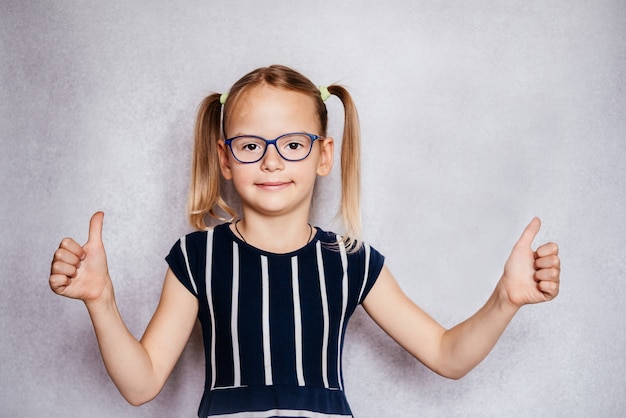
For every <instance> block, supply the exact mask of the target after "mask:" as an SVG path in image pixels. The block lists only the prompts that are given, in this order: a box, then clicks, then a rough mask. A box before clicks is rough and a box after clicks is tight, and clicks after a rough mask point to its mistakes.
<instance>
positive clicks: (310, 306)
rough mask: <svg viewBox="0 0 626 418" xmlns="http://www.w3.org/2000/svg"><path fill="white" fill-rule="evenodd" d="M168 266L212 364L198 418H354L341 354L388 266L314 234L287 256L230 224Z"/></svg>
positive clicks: (198, 239) (179, 249) (372, 253)
mask: <svg viewBox="0 0 626 418" xmlns="http://www.w3.org/2000/svg"><path fill="white" fill-rule="evenodd" d="M166 260H167V262H168V264H169V266H170V268H171V269H172V271H173V272H174V274H175V275H176V276H177V277H178V279H179V280H180V281H181V282H182V283H183V285H185V287H186V288H187V289H189V291H190V292H192V293H193V294H194V295H195V296H196V297H197V298H198V301H199V307H200V308H199V313H198V317H199V319H200V322H201V325H202V332H203V338H204V351H205V356H206V383H205V389H204V395H203V397H202V402H201V403H200V408H199V411H198V415H199V416H200V417H224V418H226V417H228V418H235V417H237V418H238V417H246V418H254V417H263V418H265V417H274V416H279V417H324V418H329V417H349V416H351V412H350V407H349V406H348V402H347V400H346V398H345V395H344V390H343V376H342V371H341V352H342V348H343V340H344V336H345V332H346V326H347V323H348V320H349V318H350V316H351V315H352V313H353V312H354V310H355V309H356V307H357V305H358V304H359V303H361V302H362V301H363V299H364V298H365V296H366V295H367V293H368V292H369V290H370V289H371V288H372V286H373V285H374V282H375V281H376V278H377V277H378V275H379V273H380V271H381V269H382V266H383V262H384V257H383V256H382V255H381V254H380V253H379V252H378V251H376V250H374V249H373V248H372V247H369V246H367V245H364V246H363V247H362V248H361V249H360V250H359V251H357V252H354V253H348V252H347V251H346V250H345V246H343V243H342V241H341V238H340V237H338V236H337V235H335V234H332V233H329V232H325V231H322V230H321V229H319V228H318V229H317V233H316V234H315V237H314V239H313V240H312V241H311V242H310V243H308V244H307V245H306V246H305V247H303V248H301V249H300V250H297V251H295V252H293V253H288V254H274V253H268V252H265V251H262V250H259V249H257V248H255V247H253V246H251V245H249V244H246V243H245V242H243V241H242V240H240V239H239V238H238V237H237V236H236V235H235V234H234V233H233V232H232V231H231V230H230V227H229V224H222V225H219V226H217V227H215V228H214V229H212V230H209V231H199V232H194V233H191V234H189V235H187V236H185V237H183V238H181V239H180V240H179V241H178V242H176V244H174V246H173V247H172V250H171V251H170V253H169V255H168V256H167V257H166Z"/></svg>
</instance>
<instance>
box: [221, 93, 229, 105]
mask: <svg viewBox="0 0 626 418" xmlns="http://www.w3.org/2000/svg"><path fill="white" fill-rule="evenodd" d="M226 99H228V93H222V95H221V96H220V103H221V104H224V103H226Z"/></svg>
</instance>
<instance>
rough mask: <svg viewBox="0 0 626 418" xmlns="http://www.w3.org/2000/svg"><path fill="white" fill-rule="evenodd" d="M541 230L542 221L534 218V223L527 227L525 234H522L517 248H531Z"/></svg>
mask: <svg viewBox="0 0 626 418" xmlns="http://www.w3.org/2000/svg"><path fill="white" fill-rule="evenodd" d="M540 229H541V219H539V218H537V217H534V218H533V219H532V221H530V223H529V224H528V225H527V226H526V228H525V229H524V232H522V236H521V237H520V239H519V240H518V241H517V244H515V245H516V246H517V245H519V246H523V247H530V246H531V245H532V243H533V240H534V239H535V237H536V236H537V233H538V232H539V230H540Z"/></svg>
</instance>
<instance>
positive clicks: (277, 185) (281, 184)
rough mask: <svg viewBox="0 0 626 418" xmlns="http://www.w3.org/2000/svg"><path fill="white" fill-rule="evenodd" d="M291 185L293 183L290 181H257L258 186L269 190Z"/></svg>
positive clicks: (277, 189)
mask: <svg viewBox="0 0 626 418" xmlns="http://www.w3.org/2000/svg"><path fill="white" fill-rule="evenodd" d="M289 185H291V182H290V181H265V182H263V183H256V186H257V187H259V188H260V189H263V190H267V191H279V190H282V189H285V188H287V187H289Z"/></svg>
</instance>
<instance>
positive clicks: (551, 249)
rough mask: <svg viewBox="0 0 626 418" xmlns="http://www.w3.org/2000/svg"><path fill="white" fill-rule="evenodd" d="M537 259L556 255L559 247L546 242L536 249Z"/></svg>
mask: <svg viewBox="0 0 626 418" xmlns="http://www.w3.org/2000/svg"><path fill="white" fill-rule="evenodd" d="M535 252H536V253H537V257H546V256H549V255H558V254H559V246H558V245H557V244H556V243H555V242H548V243H547V244H543V245H542V246H540V247H539V248H537V251H535Z"/></svg>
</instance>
